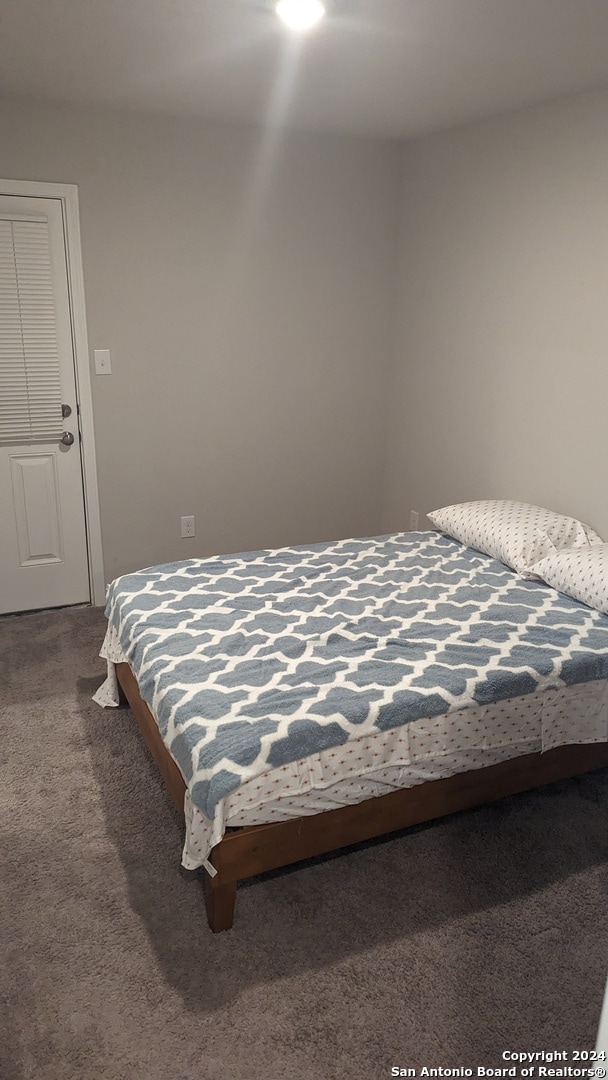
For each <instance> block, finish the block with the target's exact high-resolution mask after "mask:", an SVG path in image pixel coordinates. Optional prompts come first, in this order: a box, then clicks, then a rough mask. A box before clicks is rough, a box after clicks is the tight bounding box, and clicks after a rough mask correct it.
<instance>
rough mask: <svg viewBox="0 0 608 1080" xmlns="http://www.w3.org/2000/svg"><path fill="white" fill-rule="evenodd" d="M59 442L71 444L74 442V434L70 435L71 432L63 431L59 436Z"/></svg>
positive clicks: (66, 444)
mask: <svg viewBox="0 0 608 1080" xmlns="http://www.w3.org/2000/svg"><path fill="white" fill-rule="evenodd" d="M61 442H62V443H63V445H64V446H71V445H72V443H73V442H74V436H73V435H72V432H71V431H64V433H63V435H62V436H61Z"/></svg>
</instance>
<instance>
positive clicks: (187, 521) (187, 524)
mask: <svg viewBox="0 0 608 1080" xmlns="http://www.w3.org/2000/svg"><path fill="white" fill-rule="evenodd" d="M181 520H182V539H184V538H186V537H188V536H194V514H187V515H186V517H183V518H182V519H181Z"/></svg>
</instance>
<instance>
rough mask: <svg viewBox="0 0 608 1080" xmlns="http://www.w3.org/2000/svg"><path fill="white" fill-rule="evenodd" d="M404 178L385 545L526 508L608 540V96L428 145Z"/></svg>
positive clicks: (409, 150) (410, 151) (417, 147)
mask: <svg viewBox="0 0 608 1080" xmlns="http://www.w3.org/2000/svg"><path fill="white" fill-rule="evenodd" d="M402 169H403V173H402V205H401V220H400V243H401V271H400V294H399V327H398V347H397V353H396V359H395V368H394V372H393V384H392V394H391V417H390V421H389V424H388V431H389V438H388V443H387V465H386V473H385V478H386V487H385V512H384V523H383V528H385V529H386V530H389V529H400V528H407V527H408V523H409V511H410V509H416V510H418V511H419V512H420V513H421V514H422V513H424V512H427V511H429V510H431V509H433V508H434V507H436V506H441V505H443V504H446V503H451V502H457V501H461V500H464V499H470V498H491V497H498V498H520V499H524V500H527V501H531V502H536V503H539V504H541V505H545V506H549V507H552V508H554V509H556V510H561V511H562V512H566V513H571V514H574V515H575V516H577V517H580V518H582V519H583V520H585V521H588V522H589V523H590V524H591V525H593V526H595V527H596V529H597V530H598V531H599V532H600V534H601V535H603V536H604V538H606V539H608V497H607V496H608V489H607V472H608V468H607V467H608V94H607V93H597V94H591V95H585V96H581V97H576V98H571V99H569V100H565V101H562V102H561V103H557V104H554V105H551V106H544V107H541V108H535V109H530V110H527V111H524V112H521V113H518V114H512V115H510V116H507V117H503V118H501V119H495V120H493V121H491V122H484V123H479V124H475V125H473V126H470V127H466V128H460V129H459V130H454V131H451V132H447V133H444V134H439V135H435V136H430V137H427V138H423V139H418V140H416V141H414V142H411V143H409V144H408V145H406V146H405V147H404V150H403V161H402ZM423 524H424V520H423V519H422V518H421V526H422V525H423Z"/></svg>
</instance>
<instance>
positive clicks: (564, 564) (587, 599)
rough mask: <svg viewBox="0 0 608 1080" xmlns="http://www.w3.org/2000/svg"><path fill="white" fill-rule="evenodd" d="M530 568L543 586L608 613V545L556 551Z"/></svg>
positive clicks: (605, 613)
mask: <svg viewBox="0 0 608 1080" xmlns="http://www.w3.org/2000/svg"><path fill="white" fill-rule="evenodd" d="M532 570H533V573H534V574H536V575H537V577H539V578H542V580H543V581H546V582H547V585H552V586H553V588H554V589H557V590H558V591H559V592H563V593H566V594H567V595H568V596H573V597H574V599H575V600H581V601H582V602H583V604H588V605H589V607H592V608H595V609H596V611H602V612H603V613H604V615H608V544H594V545H593V546H592V547H589V548H567V549H566V550H565V551H556V552H554V554H553V555H547V557H546V558H545V559H541V561H540V562H538V563H536V565H535V566H533V567H532Z"/></svg>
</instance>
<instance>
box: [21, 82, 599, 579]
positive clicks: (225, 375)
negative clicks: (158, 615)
mask: <svg viewBox="0 0 608 1080" xmlns="http://www.w3.org/2000/svg"><path fill="white" fill-rule="evenodd" d="M0 147H1V158H0V160H1V161H2V165H1V166H0V171H1V172H2V173H3V174H4V176H7V177H12V178H15V179H21V180H40V181H43V180H46V181H57V182H64V183H75V184H77V185H78V187H79V195H80V207H81V225H82V240H83V260H84V271H85V289H86V299H87V313H88V326H89V341H90V346H91V350H92V349H93V348H104V347H107V348H110V349H111V350H112V360H113V368H114V374H113V375H112V376H111V377H110V378H99V377H98V378H95V376H93V394H94V411H95V422H96V439H97V453H98V462H99V483H100V498H101V515H102V531H103V542H104V557H105V566H106V577H107V578H108V579H110V578H111V577H114V576H116V575H117V574H119V573H122V572H125V571H128V570H131V569H134V568H137V567H140V566H142V565H148V564H151V563H155V562H159V561H163V560H171V559H179V558H187V557H190V556H191V555H199V554H200V555H205V554H211V553H213V552H216V551H218V552H219V551H235V550H243V549H247V548H256V547H261V546H280V545H282V544H290V543H298V542H302V543H304V542H307V541H312V540H319V539H324V538H332V537H340V536H347V535H365V534H370V533H378V532H381V531H383V530H386V531H389V530H392V529H403V528H408V526H409V511H410V509H416V510H418V511H419V512H420V513H421V515H422V514H424V513H425V512H426V511H428V510H430V509H432V508H433V507H434V506H439V505H442V504H444V503H447V502H455V501H459V500H462V499H469V498H487V497H505V498H522V499H528V500H530V501H533V502H538V503H540V504H542V505H546V506H551V507H553V508H555V509H558V510H562V511H563V512H566V513H572V514H575V515H576V516H578V517H581V518H583V519H584V520H586V521H588V522H589V523H590V524H592V525H594V526H595V527H596V528H597V529H598V531H599V532H600V533H601V534H602V535H604V536H605V537H606V538H608V500H607V498H606V465H607V463H608V424H607V422H606V403H607V402H608V303H607V302H606V289H607V286H608V198H607V195H606V192H607V187H606V178H607V177H608V94H606V93H597V94H592V95H583V96H581V97H576V98H571V99H568V100H565V101H563V102H560V103H557V104H554V105H549V106H543V107H540V108H535V109H530V110H526V111H522V112H520V113H517V114H512V115H510V116H507V117H503V118H499V119H496V120H492V121H488V122H484V123H480V124H475V125H472V126H470V127H463V128H460V129H456V130H454V131H451V132H447V133H443V134H438V135H433V136H429V137H426V138H421V139H417V140H414V141H412V142H410V143H408V144H405V145H404V146H403V147H401V148H400V147H398V146H397V145H396V144H392V143H388V142H382V141H377V142H374V141H366V140H357V139H352V138H343V139H342V138H336V137H329V136H328V137H323V136H313V135H310V136H306V135H302V134H300V135H295V134H292V135H289V136H284V135H283V136H280V137H275V135H273V134H272V133H266V134H264V133H258V132H255V131H254V130H251V129H246V128H238V127H226V126H219V125H218V126H212V125H205V124H200V123H195V122H189V121H181V122H176V121H171V120H167V119H158V118H156V119H154V118H143V117H138V116H134V115H129V114H118V113H116V114H112V113H109V112H93V111H85V110H83V111H77V110H62V109H51V108H45V107H43V106H40V107H38V106H35V105H29V104H25V103H15V102H13V103H12V104H5V107H4V108H3V112H2V117H1V119H0ZM395 343H396V347H395ZM188 513H194V514H195V515H196V519H197V536H196V539H195V540H194V541H187V540H184V541H182V540H180V538H179V517H180V515H181V514H188ZM424 524H425V522H424V518H421V525H424Z"/></svg>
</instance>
